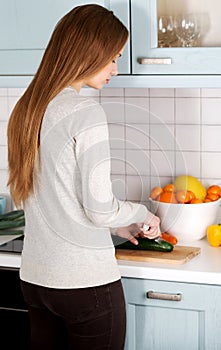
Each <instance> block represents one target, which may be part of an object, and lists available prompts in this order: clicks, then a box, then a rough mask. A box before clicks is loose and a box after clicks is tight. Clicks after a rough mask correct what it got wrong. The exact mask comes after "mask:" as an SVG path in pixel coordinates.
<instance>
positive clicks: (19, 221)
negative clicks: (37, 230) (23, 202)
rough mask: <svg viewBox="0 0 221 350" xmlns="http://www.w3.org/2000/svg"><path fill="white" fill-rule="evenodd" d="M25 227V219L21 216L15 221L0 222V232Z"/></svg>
mask: <svg viewBox="0 0 221 350" xmlns="http://www.w3.org/2000/svg"><path fill="white" fill-rule="evenodd" d="M22 226H25V217H24V216H21V217H20V218H18V219H16V220H1V221H0V230H4V229H10V228H15V227H22Z"/></svg>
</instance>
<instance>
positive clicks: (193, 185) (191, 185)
mask: <svg viewBox="0 0 221 350" xmlns="http://www.w3.org/2000/svg"><path fill="white" fill-rule="evenodd" d="M174 185H175V187H176V189H177V190H185V191H192V192H193V193H194V194H195V197H196V198H198V199H202V200H203V199H204V198H205V197H206V188H205V187H204V186H203V184H202V183H201V182H200V181H199V180H198V179H197V178H196V177H194V176H190V175H180V176H178V177H177V178H176V179H175V181H174Z"/></svg>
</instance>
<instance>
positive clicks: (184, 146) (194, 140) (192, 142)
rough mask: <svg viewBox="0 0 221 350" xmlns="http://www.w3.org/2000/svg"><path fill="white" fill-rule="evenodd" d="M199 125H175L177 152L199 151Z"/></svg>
mask: <svg viewBox="0 0 221 350" xmlns="http://www.w3.org/2000/svg"><path fill="white" fill-rule="evenodd" d="M200 130H201V129H200V125H176V145H177V150H182V151H200Z"/></svg>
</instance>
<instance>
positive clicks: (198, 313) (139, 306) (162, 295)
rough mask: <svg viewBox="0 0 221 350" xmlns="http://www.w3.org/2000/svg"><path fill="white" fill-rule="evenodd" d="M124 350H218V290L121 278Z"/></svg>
mask: <svg viewBox="0 0 221 350" xmlns="http://www.w3.org/2000/svg"><path fill="white" fill-rule="evenodd" d="M122 282H123V287H124V292H125V297H126V305H127V337H126V345H125V350H178V349H179V350H187V349H188V350H220V349H221V332H220V327H221V306H220V305H221V303H220V300H221V287H220V286H214V285H201V284H192V283H191V284H190V283H180V282H179V283H178V282H177V283H176V282H166V281H156V280H145V279H136V278H123V279H122Z"/></svg>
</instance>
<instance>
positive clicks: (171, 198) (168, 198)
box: [159, 191, 178, 203]
mask: <svg viewBox="0 0 221 350" xmlns="http://www.w3.org/2000/svg"><path fill="white" fill-rule="evenodd" d="M159 201H160V202H166V203H178V202H177V199H176V197H175V195H174V193H173V192H172V191H163V192H162V193H161V194H160V196H159Z"/></svg>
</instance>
